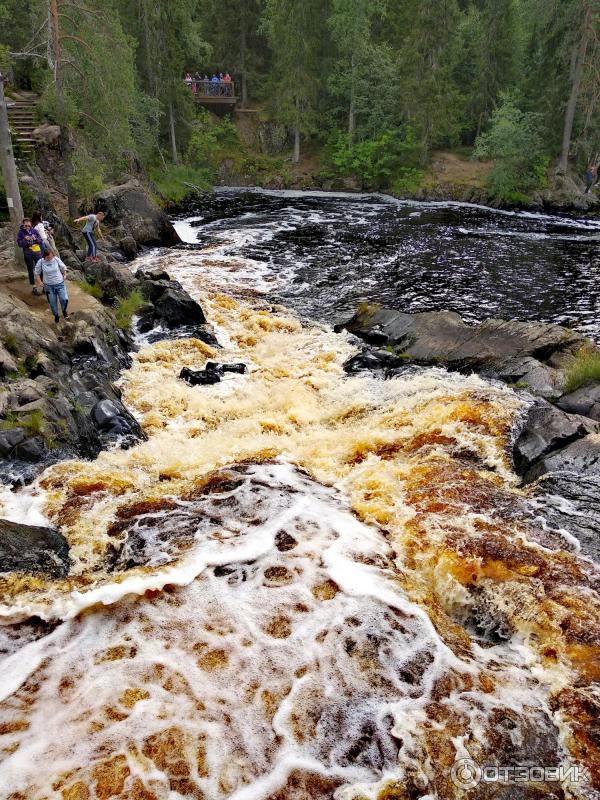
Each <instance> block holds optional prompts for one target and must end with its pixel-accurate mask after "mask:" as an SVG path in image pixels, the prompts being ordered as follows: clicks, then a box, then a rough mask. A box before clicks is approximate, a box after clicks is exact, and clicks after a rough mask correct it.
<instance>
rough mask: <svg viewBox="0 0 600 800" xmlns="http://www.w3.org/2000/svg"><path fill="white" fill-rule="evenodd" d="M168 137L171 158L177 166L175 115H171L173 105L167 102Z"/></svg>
mask: <svg viewBox="0 0 600 800" xmlns="http://www.w3.org/2000/svg"><path fill="white" fill-rule="evenodd" d="M169 136H170V139H171V157H172V158H173V163H174V164H179V155H178V153H177V139H176V138H175V114H174V113H173V103H172V101H169Z"/></svg>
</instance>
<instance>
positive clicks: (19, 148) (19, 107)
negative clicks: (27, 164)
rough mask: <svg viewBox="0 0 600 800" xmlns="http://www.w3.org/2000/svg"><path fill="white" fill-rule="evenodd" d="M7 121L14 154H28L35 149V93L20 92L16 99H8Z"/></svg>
mask: <svg viewBox="0 0 600 800" xmlns="http://www.w3.org/2000/svg"><path fill="white" fill-rule="evenodd" d="M6 105H7V110H8V122H9V125H10V128H11V131H12V134H13V145H14V146H15V151H16V153H15V155H16V157H17V158H18V157H19V155H20V154H22V156H23V157H28V156H30V155H31V154H32V153H33V151H34V149H35V142H34V139H33V131H34V129H35V128H36V127H37V121H36V113H35V107H36V105H37V95H35V94H33V93H32V92H21V93H20V94H19V95H17V97H16V99H14V100H8V102H7V104H6Z"/></svg>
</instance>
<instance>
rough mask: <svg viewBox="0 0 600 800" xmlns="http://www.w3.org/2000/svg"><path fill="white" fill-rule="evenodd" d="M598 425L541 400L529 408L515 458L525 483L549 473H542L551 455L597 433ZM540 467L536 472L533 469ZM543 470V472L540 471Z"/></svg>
mask: <svg viewBox="0 0 600 800" xmlns="http://www.w3.org/2000/svg"><path fill="white" fill-rule="evenodd" d="M596 427H597V425H596V424H595V422H594V421H593V420H591V419H588V418H586V417H581V416H578V415H575V414H567V413H565V412H564V411H561V410H560V409H558V408H555V407H554V406H553V405H551V404H550V403H548V402H546V401H545V400H541V399H538V400H536V401H535V402H534V403H532V405H531V406H530V407H529V409H528V410H527V412H526V415H525V417H524V419H523V422H522V428H521V432H520V434H519V435H518V437H517V439H516V441H515V444H514V448H513V457H514V462H515V467H516V469H517V472H519V473H520V474H522V475H524V476H525V481H526V482H529V481H530V480H534V479H535V477H539V475H541V474H543V472H545V471H548V470H547V469H542V467H541V466H540V464H537V465H536V462H540V461H541V462H542V464H547V463H549V462H548V459H549V457H550V456H551V455H553V454H557V453H558V452H560V451H562V450H563V449H564V448H566V447H567V446H568V445H570V444H572V443H574V442H576V441H577V440H578V439H581V438H583V437H585V436H587V435H588V434H592V433H594V432H595V430H596ZM534 465H536V467H535V469H532V468H533V466H534ZM540 470H542V471H540Z"/></svg>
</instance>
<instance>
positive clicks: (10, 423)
mask: <svg viewBox="0 0 600 800" xmlns="http://www.w3.org/2000/svg"><path fill="white" fill-rule="evenodd" d="M45 422H46V419H45V417H44V414H43V412H42V411H39V410H38V411H32V412H31V413H30V414H16V413H14V412H10V413H8V414H7V415H6V418H5V419H3V420H2V421H0V430H10V428H23V429H24V430H25V432H26V433H27V434H28V435H29V436H39V435H43V434H44V433H45Z"/></svg>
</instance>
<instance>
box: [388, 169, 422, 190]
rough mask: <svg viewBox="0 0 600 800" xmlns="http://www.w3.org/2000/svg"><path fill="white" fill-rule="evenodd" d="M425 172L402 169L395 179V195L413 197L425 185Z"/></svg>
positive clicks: (398, 171) (393, 185)
mask: <svg viewBox="0 0 600 800" xmlns="http://www.w3.org/2000/svg"><path fill="white" fill-rule="evenodd" d="M424 178H425V172H424V170H422V169H418V168H416V167H400V168H399V169H398V170H397V172H396V175H395V177H394V181H393V183H392V189H393V191H394V194H399V195H405V194H407V195H413V194H415V192H417V191H418V190H419V189H420V188H421V186H422V185H423V179H424Z"/></svg>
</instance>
